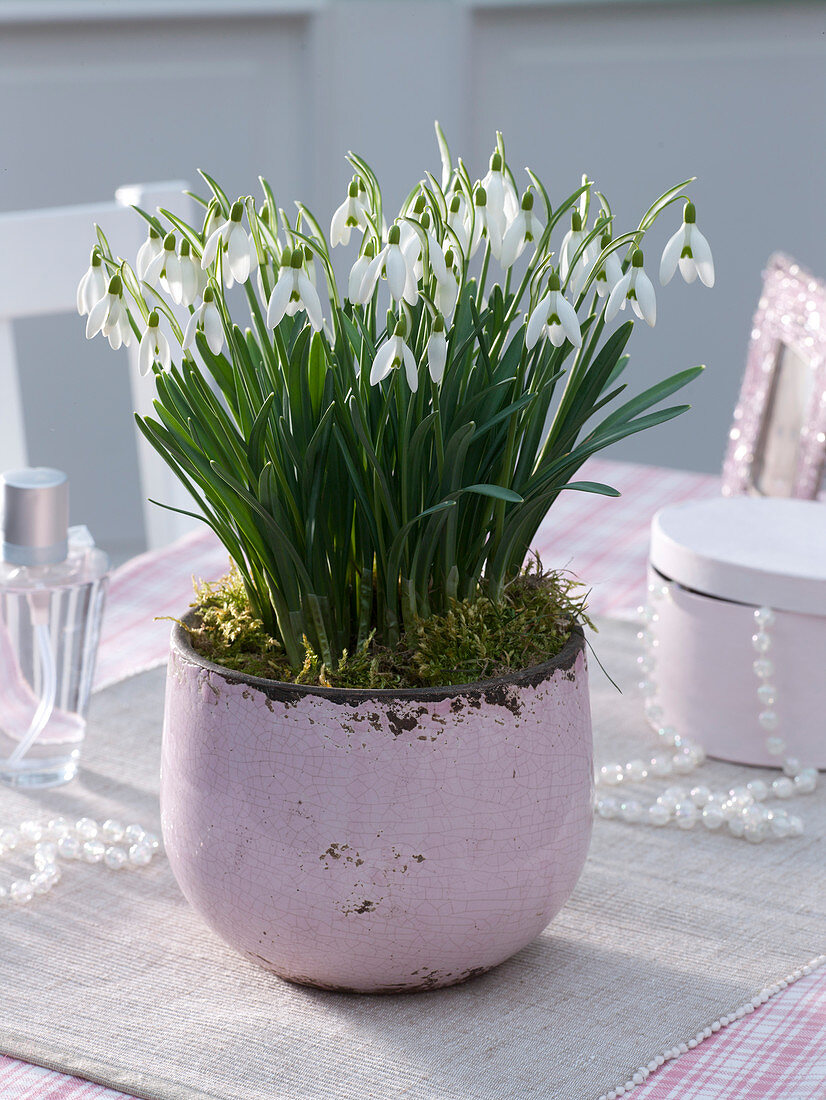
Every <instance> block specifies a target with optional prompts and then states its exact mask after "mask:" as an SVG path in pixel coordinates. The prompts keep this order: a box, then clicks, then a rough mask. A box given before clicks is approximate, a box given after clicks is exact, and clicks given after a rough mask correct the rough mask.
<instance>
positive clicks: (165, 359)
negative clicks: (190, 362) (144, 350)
mask: <svg viewBox="0 0 826 1100" xmlns="http://www.w3.org/2000/svg"><path fill="white" fill-rule="evenodd" d="M158 360H159V361H160V364H161V367H162V368H163V369H164V370H169V368H170V367H171V366H172V352H171V351H170V349H169V341H168V340H167V338H166V337H165V336H164V334H163V333H162V332H159V333H158Z"/></svg>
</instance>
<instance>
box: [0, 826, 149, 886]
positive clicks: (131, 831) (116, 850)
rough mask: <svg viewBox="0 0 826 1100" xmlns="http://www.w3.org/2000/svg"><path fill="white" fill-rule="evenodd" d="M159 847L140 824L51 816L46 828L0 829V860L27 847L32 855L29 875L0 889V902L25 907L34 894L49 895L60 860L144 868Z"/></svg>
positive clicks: (116, 868) (115, 867) (114, 867)
mask: <svg viewBox="0 0 826 1100" xmlns="http://www.w3.org/2000/svg"><path fill="white" fill-rule="evenodd" d="M160 846H161V842H160V840H159V839H158V838H157V836H155V834H154V833H149V832H147V831H146V830H145V829H143V828H142V827H141V826H140V825H122V824H121V823H120V822H119V821H112V820H111V819H110V820H108V821H104V822H103V824H102V825H99V824H98V823H97V821H94V820H93V819H92V818H91V817H82V818H80V820H79V821H76V822H75V823H74V825H72V824H70V822H68V821H67V820H66V818H65V817H55V818H53V819H52V820H51V821H48V822H46V823H45V824H42V823H41V822H39V821H34V820H30V821H21V823H20V824H19V825H18V826H17V827H16V828H14V827H6V828H0V856H3V855H5V854H6V853H7V852H12V851H15V850H18V849H20V850H25V849H26V848H31V849H33V853H34V855H33V864H34V872H33V873H32V874H31V875H29V877H28V878H19V879H15V881H14V882H12V883H11V885H10V886H8V887H5V886H0V902H14V903H15V904H18V905H24V904H25V903H26V902H29V901H31V900H32V898H33V897H35V895H37V894H48V892H49V891H50V890H51V889H52V887H53V886H56V885H57V883H58V882H59V881H60V879H61V877H62V872H61V870H60V867H59V865H58V863H59V861H61V860H82V861H83V862H85V863H103V864H104V865H105V866H106V867H108V868H109V869H110V870H112V871H119V870H121V869H122V868H137V867H145V866H146V864H147V863H149V862H150V861H151V859H152V857H153V856H154V855H155V853H156V852H157V851H159V849H160Z"/></svg>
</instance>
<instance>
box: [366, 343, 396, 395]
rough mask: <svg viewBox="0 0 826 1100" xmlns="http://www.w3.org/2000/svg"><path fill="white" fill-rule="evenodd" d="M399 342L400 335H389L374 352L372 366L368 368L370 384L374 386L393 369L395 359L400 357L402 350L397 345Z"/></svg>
mask: <svg viewBox="0 0 826 1100" xmlns="http://www.w3.org/2000/svg"><path fill="white" fill-rule="evenodd" d="M401 342H402V339H401V337H400V336H391V337H390V339H389V340H387V341H386V343H384V344H382V346H381V347H380V348H379V350H378V351H377V352H376V358H375V359H374V360H373V366H372V369H371V370H370V385H371V386H375V385H376V384H377V383H378V382H381V380H382V379H383V378H386V377H387V376H388V374H389V373H390V371H391V370H392V369H393V364H394V363H395V361H396V360H397V359H401V358H402V352H401V350H400V349H399V347H398V345H399V344H401Z"/></svg>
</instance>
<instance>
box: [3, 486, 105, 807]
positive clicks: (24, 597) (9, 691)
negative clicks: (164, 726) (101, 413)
mask: <svg viewBox="0 0 826 1100" xmlns="http://www.w3.org/2000/svg"><path fill="white" fill-rule="evenodd" d="M0 511H2V518H0V537H2V546H1V547H0V780H2V781H3V782H4V783H7V784H10V785H11V786H16V787H27V788H32V787H52V786H56V785H57V784H59V783H66V782H67V781H68V780H70V779H72V778H73V776H74V775H75V773H76V772H77V766H78V760H79V758H80V747H81V744H82V742H83V737H84V734H85V732H86V708H87V705H88V702H89V694H90V691H91V687H92V676H93V674H94V668H95V657H96V655H97V646H98V639H99V637H100V622H101V615H102V612H103V603H104V598H105V594H106V587H107V583H108V572H109V559H108V557H107V555H106V554H105V553H104V552H103V551H102V550H99V549H97V547H96V546H95V544H94V540H93V539H92V536H91V535H90V534H89V531H88V530H87V529H86V528H85V527H72V528H69V526H68V517H69V486H68V479H67V478H66V475H65V474H64V473H62V472H61V471H60V470H52V469H48V468H46V467H35V468H30V469H23V470H12V471H9V472H7V473H5V474H3V475H2V476H0Z"/></svg>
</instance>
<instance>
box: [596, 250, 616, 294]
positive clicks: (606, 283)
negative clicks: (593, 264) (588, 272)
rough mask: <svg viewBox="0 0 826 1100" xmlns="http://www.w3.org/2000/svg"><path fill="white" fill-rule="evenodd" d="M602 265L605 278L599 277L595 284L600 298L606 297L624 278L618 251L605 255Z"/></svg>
mask: <svg viewBox="0 0 826 1100" xmlns="http://www.w3.org/2000/svg"><path fill="white" fill-rule="evenodd" d="M602 266H603V273H604V275H605V278H604V279H600V278H599V277H597V279H596V280H595V282H594V285H595V286H596V288H597V294H598V295H599V296H600V298H605V297H607V296H608V295H609V294H610V293H611V291H612V290H613V289H614V287H615V286H616V285H617V283H618V282H619V280H620V279H621V278H622V264H621V263H620V262H619V258H618V257H617V254H616V252H611V253H609V254H608V255H607V256H606V257H605V260H604V262H603V265H602Z"/></svg>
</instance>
